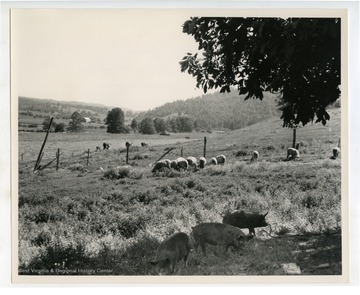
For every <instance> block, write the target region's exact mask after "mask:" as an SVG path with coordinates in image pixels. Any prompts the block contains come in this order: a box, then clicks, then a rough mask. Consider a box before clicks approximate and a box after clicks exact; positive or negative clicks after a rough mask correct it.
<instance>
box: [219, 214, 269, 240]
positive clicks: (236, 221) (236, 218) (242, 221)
mask: <svg viewBox="0 0 360 295" xmlns="http://www.w3.org/2000/svg"><path fill="white" fill-rule="evenodd" d="M268 213H269V212H267V213H265V214H259V213H256V212H246V211H243V210H236V211H233V212H231V213H228V214H226V215H225V216H224V218H223V223H225V224H230V225H233V226H236V227H238V228H248V229H249V234H252V235H255V227H263V226H268V225H269V224H268V223H267V222H266V221H265V216H266V215H267V214H268Z"/></svg>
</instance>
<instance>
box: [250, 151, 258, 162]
mask: <svg viewBox="0 0 360 295" xmlns="http://www.w3.org/2000/svg"><path fill="white" fill-rule="evenodd" d="M258 159H259V152H258V151H253V155H252V157H251V159H250V161H251V162H253V161H257V160H258Z"/></svg>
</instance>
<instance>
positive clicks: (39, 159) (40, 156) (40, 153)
mask: <svg viewBox="0 0 360 295" xmlns="http://www.w3.org/2000/svg"><path fill="white" fill-rule="evenodd" d="M52 121H53V117H51V119H50V123H49V128H48V130H47V132H46V136H45V139H44V142H43V144H42V146H41V148H40V152H39V155H38V158H37V160H36V163H35V167H34V172H35V171H36V170H37V168H38V167H39V165H40V162H41V158H42V155H43V149H44V147H45V143H46V140H47V138H48V135H49V132H50V129H51V124H52Z"/></svg>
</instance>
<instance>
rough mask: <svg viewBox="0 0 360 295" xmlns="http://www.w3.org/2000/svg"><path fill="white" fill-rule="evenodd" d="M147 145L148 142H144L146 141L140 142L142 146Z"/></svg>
mask: <svg viewBox="0 0 360 295" xmlns="http://www.w3.org/2000/svg"><path fill="white" fill-rule="evenodd" d="M148 145H149V144H148V143H146V142H142V143H141V146H142V147H146V146H148Z"/></svg>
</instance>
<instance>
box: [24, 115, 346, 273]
mask: <svg viewBox="0 0 360 295" xmlns="http://www.w3.org/2000/svg"><path fill="white" fill-rule="evenodd" d="M331 116H332V117H331V121H330V123H329V124H328V125H327V126H326V127H323V126H321V125H317V124H316V125H314V126H308V127H305V128H301V129H299V130H298V140H297V141H298V142H299V143H300V154H301V158H300V160H299V161H293V162H286V161H284V159H285V158H286V149H287V148H288V147H289V146H291V142H292V131H291V130H288V129H283V128H281V127H280V126H281V122H280V121H279V120H276V119H271V120H268V121H265V122H262V123H259V124H255V125H252V126H249V127H246V128H243V129H241V130H235V131H231V132H226V133H216V132H213V133H211V134H207V133H198V134H196V133H191V134H172V135H171V136H167V137H163V136H158V135H154V136H141V135H138V134H130V135H110V134H106V132H105V131H104V130H102V131H101V130H96V131H91V132H86V133H83V134H50V135H49V139H48V143H47V145H46V147H45V155H44V158H43V160H42V163H44V164H45V163H46V162H47V161H49V160H51V159H53V158H54V156H55V152H56V150H57V148H61V152H62V155H61V157H60V169H59V170H58V171H56V169H55V165H51V166H50V167H48V168H46V169H44V170H41V171H38V172H37V173H33V171H32V170H33V167H34V164H35V161H36V157H37V153H38V151H39V149H40V146H41V144H42V140H43V138H44V134H38V133H32V134H27V133H19V196H18V209H19V211H18V216H19V273H20V274H71V275H74V274H76V275H91V274H94V273H92V271H91V270H97V271H98V272H101V273H96V274H101V275H148V274H152V270H151V268H150V266H149V262H150V261H151V260H152V259H154V257H155V252H156V248H157V246H158V245H159V243H160V242H161V241H162V240H164V239H165V238H166V237H168V236H169V235H171V234H173V233H175V232H177V231H183V232H186V233H188V234H190V232H191V227H192V226H195V225H196V224H198V223H201V222H221V221H222V216H223V215H224V213H225V212H228V211H230V210H234V209H245V210H255V211H259V212H262V213H264V212H267V211H269V214H268V216H267V221H268V222H269V223H270V224H271V227H272V232H271V234H270V229H269V228H268V227H265V228H258V229H256V233H257V236H256V237H255V238H254V239H252V240H251V241H249V242H248V243H247V244H246V246H245V248H244V249H243V250H242V251H239V250H238V251H236V250H233V249H231V250H230V251H229V252H228V253H224V251H223V249H222V248H220V247H216V246H209V247H208V254H207V255H206V256H204V255H203V254H202V253H201V251H199V252H198V253H196V252H195V251H193V252H192V253H191V254H190V256H189V260H188V268H186V269H185V268H184V267H183V264H182V263H180V264H179V266H180V267H179V268H178V269H177V274H179V275H276V274H284V273H283V272H282V265H283V264H292V263H294V264H296V265H297V266H298V267H299V268H300V270H301V274H303V275H313V274H315V275H316V274H321V275H336V274H341V273H342V258H341V221H342V217H341V198H342V196H341V186H342V183H341V159H336V160H331V159H330V157H331V155H332V154H331V151H332V147H334V146H336V145H337V144H338V140H339V137H340V112H339V110H334V111H333V112H332V113H331ZM204 136H207V158H210V157H212V156H215V155H219V154H224V155H226V157H227V163H226V164H225V166H208V167H206V168H205V169H203V170H199V171H189V172H178V171H164V172H160V173H156V174H153V173H151V167H150V164H152V163H154V162H155V161H156V160H157V159H158V158H159V157H160V156H161V155H162V154H164V153H165V152H166V150H167V149H169V148H170V147H174V148H175V149H174V150H173V151H171V152H170V153H169V154H168V155H167V156H166V158H169V159H175V158H177V157H178V156H180V150H181V148H183V153H184V156H185V157H187V156H190V155H191V156H195V157H199V156H202V152H203V137H204ZM103 141H107V142H110V143H111V148H110V150H106V151H104V150H101V151H98V152H95V147H96V146H100V145H101V144H102V142H103ZM126 141H129V142H132V143H133V145H132V146H131V147H130V156H129V159H130V161H129V162H130V163H129V165H126V163H125V155H126V151H125V142H126ZM140 142H147V143H149V146H148V147H141V146H140ZM87 149H90V150H91V157H90V159H89V165H87V164H86V154H84V151H87ZM255 149H256V150H258V151H259V152H260V159H259V161H258V162H257V163H250V161H249V159H250V157H251V152H252V151H253V150H255ZM21 156H22V157H21ZM244 232H245V233H247V230H246V229H245V230H244ZM40 270H41V271H40Z"/></svg>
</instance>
